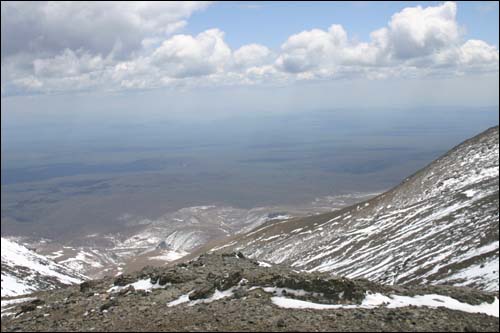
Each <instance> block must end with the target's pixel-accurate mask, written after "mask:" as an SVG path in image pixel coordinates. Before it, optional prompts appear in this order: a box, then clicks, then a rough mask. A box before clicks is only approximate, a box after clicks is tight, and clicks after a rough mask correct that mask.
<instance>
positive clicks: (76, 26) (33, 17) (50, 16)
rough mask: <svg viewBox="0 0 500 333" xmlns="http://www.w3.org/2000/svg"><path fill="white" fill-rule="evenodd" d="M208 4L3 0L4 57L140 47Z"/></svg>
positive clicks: (169, 32) (124, 52)
mask: <svg viewBox="0 0 500 333" xmlns="http://www.w3.org/2000/svg"><path fill="white" fill-rule="evenodd" d="M208 5H209V2H196V1H179V2H174V1H162V2H155V1H144V2H129V1H116V2H114V1H103V2H99V3H92V2H83V1H82V2H63V1H36V2H15V1H2V4H1V9H2V36H1V37H2V45H1V46H2V58H3V57H4V56H8V55H12V54H16V53H21V52H30V53H33V52H46V53H50V54H54V53H59V52H61V51H62V50H64V49H73V50H77V49H84V50H86V51H89V52H92V53H101V54H108V53H109V52H111V51H112V50H113V48H115V49H119V50H120V54H121V55H125V54H128V53H129V52H131V51H132V50H134V49H137V48H139V47H141V42H142V41H143V40H144V39H145V38H151V37H152V36H159V37H165V36H166V35H168V34H171V33H173V32H175V31H176V30H178V29H180V28H182V27H183V26H184V25H185V24H186V21H185V20H186V19H187V18H188V17H189V16H190V15H191V14H192V13H193V12H195V11H197V10H200V9H203V8H205V7H207V6H208Z"/></svg>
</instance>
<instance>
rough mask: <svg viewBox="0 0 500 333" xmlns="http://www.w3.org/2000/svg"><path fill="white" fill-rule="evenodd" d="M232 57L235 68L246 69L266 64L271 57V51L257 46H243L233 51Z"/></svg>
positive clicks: (262, 46)
mask: <svg viewBox="0 0 500 333" xmlns="http://www.w3.org/2000/svg"><path fill="white" fill-rule="evenodd" d="M233 57H234V63H235V65H236V66H237V67H241V68H248V67H254V66H260V65H264V64H266V63H268V61H269V60H270V57H271V50H269V49H268V48H267V47H265V46H264V45H259V44H249V45H243V46H242V47H240V48H239V49H237V50H236V51H234V54H233Z"/></svg>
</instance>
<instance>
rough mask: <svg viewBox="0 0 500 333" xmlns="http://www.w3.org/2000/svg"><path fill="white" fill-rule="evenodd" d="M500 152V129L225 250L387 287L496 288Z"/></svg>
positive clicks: (247, 236)
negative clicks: (362, 195)
mask: <svg viewBox="0 0 500 333" xmlns="http://www.w3.org/2000/svg"><path fill="white" fill-rule="evenodd" d="M498 152H499V139H498V126H497V127H494V128H490V129H488V130H487V131H485V132H483V133H481V134H479V135H477V136H475V137H474V138H471V139H469V140H467V141H465V142H463V143H462V144H460V145H459V146H457V147H455V148H453V149H452V150H451V151H449V152H448V153H447V154H445V155H444V156H442V157H440V158H439V159H437V160H436V161H434V162H433V163H431V164H430V165H428V166H427V167H425V168H423V169H421V170H420V171H418V172H417V173H415V174H414V175H412V176H411V177H409V178H407V179H405V180H404V181H403V182H402V183H401V184H400V185H398V186H396V187H395V188H393V189H392V190H389V191H387V192H385V193H383V194H381V195H379V196H377V197H375V198H373V199H371V200H368V201H365V202H362V203H359V204H356V205H353V206H350V207H348V208H345V209H342V210H340V211H336V212H332V213H328V214H321V215H316V216H311V217H308V218H301V219H290V220H287V221H280V222H275V223H267V224H265V225H264V226H261V227H259V228H257V229H256V230H254V231H252V232H249V233H246V234H245V235H242V236H240V237H236V238H233V239H231V242H229V241H228V242H227V243H226V245H225V246H219V247H218V249H220V250H219V251H236V250H237V251H242V252H243V253H244V254H245V255H248V256H250V257H252V258H258V259H259V260H266V261H269V262H272V263H285V264H288V265H291V266H292V267H295V268H297V269H301V270H308V271H320V272H330V273H333V274H338V275H343V276H346V277H350V278H355V277H364V278H368V279H370V280H373V281H378V282H383V283H387V284H407V283H412V284H414V283H433V284H438V283H446V284H453V285H458V286H469V287H475V288H480V289H483V290H489V291H494V290H498V285H499V282H498V276H499V273H498V271H499V269H498V247H499V233H498V227H499V222H498V221H499V201H498V186H499V182H498V173H499V172H498V171H499V170H498V163H499V161H498V159H499V153H498ZM213 250H217V249H213Z"/></svg>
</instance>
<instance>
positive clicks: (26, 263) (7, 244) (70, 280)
mask: <svg viewBox="0 0 500 333" xmlns="http://www.w3.org/2000/svg"><path fill="white" fill-rule="evenodd" d="M1 243H2V246H1V249H2V294H1V295H2V297H3V296H16V295H22V294H26V293H30V292H33V291H36V290H41V289H52V288H55V287H57V286H60V285H69V284H74V283H80V282H82V281H83V279H85V277H84V276H83V275H80V274H77V273H75V272H73V271H71V270H70V269H69V268H67V267H65V266H62V265H59V264H56V263H55V262H53V261H52V260H50V259H48V258H46V257H44V256H42V255H39V254H37V253H35V252H33V251H31V250H29V249H27V248H26V247H24V246H22V245H20V244H18V243H16V242H14V241H11V240H9V239H6V238H3V237H2V239H1Z"/></svg>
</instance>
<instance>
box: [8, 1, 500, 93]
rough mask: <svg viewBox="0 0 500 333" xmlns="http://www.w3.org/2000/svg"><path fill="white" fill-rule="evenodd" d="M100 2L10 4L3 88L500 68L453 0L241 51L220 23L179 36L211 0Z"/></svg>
mask: <svg viewBox="0 0 500 333" xmlns="http://www.w3.org/2000/svg"><path fill="white" fill-rule="evenodd" d="M97 6H98V5H97V4H88V3H85V4H82V3H78V4H76V5H75V6H74V7H73V6H70V5H69V4H66V3H64V4H63V3H55V4H52V3H42V4H29V5H26V7H23V6H22V5H19V4H12V5H10V4H9V5H4V3H2V94H4V95H5V94H7V95H8V94H12V93H22V92H23V91H24V92H26V93H31V92H34V91H38V92H42V93H44V92H45V93H50V92H60V91H72V90H87V89H95V90H121V89H153V88H159V87H165V86H174V87H178V86H200V85H202V86H203V85H207V86H210V85H238V84H240V85H247V84H251V85H252V84H260V85H262V84H275V85H286V84H293V82H295V81H297V80H332V79H349V78H359V77H362V78H367V79H370V80H382V79H386V78H391V77H403V78H415V77H424V76H453V75H463V74H466V73H491V72H495V73H496V72H498V62H499V56H498V48H497V47H495V46H492V45H489V44H488V43H486V42H485V41H482V40H475V39H471V40H466V39H464V36H463V34H462V29H461V28H460V26H459V24H458V22H457V20H456V11H457V8H456V4H455V3H452V2H446V3H443V4H441V5H437V6H428V7H425V8H424V7H421V6H417V7H409V8H405V9H403V10H402V11H400V12H398V13H395V14H394V15H392V17H390V18H389V21H388V23H387V25H386V26H384V27H380V28H379V29H377V30H374V31H373V32H372V33H371V34H370V38H369V40H367V41H358V40H353V39H351V38H350V37H349V35H348V32H347V31H346V30H345V29H344V28H343V27H342V26H341V25H338V24H332V25H331V26H330V27H329V28H328V29H326V30H323V29H312V30H307V31H302V32H299V33H296V34H293V35H291V36H290V37H289V38H287V39H286V40H285V41H284V42H283V44H282V45H281V47H280V48H279V49H277V50H270V49H269V48H267V47H266V46H264V45H260V44H248V45H243V46H241V47H240V48H238V49H236V50H232V49H231V48H230V47H229V45H228V44H227V43H226V42H225V40H224V37H225V34H224V32H223V31H221V30H219V29H216V28H214V29H208V30H206V31H203V32H201V33H199V34H197V35H188V34H174V35H171V33H172V32H173V31H176V29H179V28H180V27H182V26H183V25H184V24H185V18H187V17H188V16H189V15H190V14H191V13H192V12H193V11H195V10H199V9H201V8H204V7H205V6H206V4H204V3H203V4H198V3H183V4H181V5H178V4H176V3H169V4H163V3H162V4H158V5H157V4H150V3H139V4H135V3H134V4H129V3H123V4H120V5H115V4H114V3H105V4H103V5H102V6H104V7H99V8H97ZM117 6H118V7H117ZM119 6H122V7H123V10H118V8H119ZM164 6H167V7H164ZM4 8H7V9H8V10H7V13H9V14H10V16H9V17H7V15H6V16H5V17H4ZM103 9H106V10H107V11H108V12H106V10H103ZM167 9H168V10H167ZM96 15H97V16H96ZM37 17H38V18H37ZM68 17H71V21H72V22H73V23H72V24H70V23H68V22H69V21H70V20H68V19H67V18H68ZM4 19H5V21H4ZM30 24H31V25H32V26H29V25H30ZM70 25H71V26H70ZM4 27H7V29H4ZM16 29H18V30H16ZM37 29H40V30H39V33H36V30H37ZM4 30H5V31H4ZM14 30H16V31H14ZM4 34H5V36H6V37H7V41H5V43H6V44H7V45H8V47H7V50H5V53H6V55H5V56H4V53H3V52H4V50H3V43H4V38H3V37H4ZM19 36H22V38H20V40H16V41H14V39H15V38H18V37H19ZM9 38H10V40H9ZM30 50H31V51H32V52H31V51H30Z"/></svg>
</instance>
